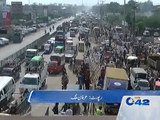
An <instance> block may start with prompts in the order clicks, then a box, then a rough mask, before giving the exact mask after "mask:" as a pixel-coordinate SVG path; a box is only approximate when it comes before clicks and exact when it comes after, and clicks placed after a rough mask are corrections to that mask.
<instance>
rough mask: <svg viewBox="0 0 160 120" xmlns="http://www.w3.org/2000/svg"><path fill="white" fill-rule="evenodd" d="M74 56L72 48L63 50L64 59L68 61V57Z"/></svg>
mask: <svg viewBox="0 0 160 120" xmlns="http://www.w3.org/2000/svg"><path fill="white" fill-rule="evenodd" d="M74 57H75V51H74V50H66V51H65V61H66V62H69V61H70V59H72V58H74Z"/></svg>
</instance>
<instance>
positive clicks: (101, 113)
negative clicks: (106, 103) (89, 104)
mask: <svg viewBox="0 0 160 120" xmlns="http://www.w3.org/2000/svg"><path fill="white" fill-rule="evenodd" d="M96 115H99V116H102V115H104V113H103V110H102V106H99V108H97V109H96Z"/></svg>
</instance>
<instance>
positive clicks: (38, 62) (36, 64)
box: [25, 56, 45, 73]
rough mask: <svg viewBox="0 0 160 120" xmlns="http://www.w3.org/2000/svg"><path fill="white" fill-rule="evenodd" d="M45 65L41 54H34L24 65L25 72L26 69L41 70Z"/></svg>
mask: <svg viewBox="0 0 160 120" xmlns="http://www.w3.org/2000/svg"><path fill="white" fill-rule="evenodd" d="M44 66H45V61H44V58H43V56H34V57H33V58H32V59H31V61H30V64H29V65H28V66H27V67H26V71H25V72H26V73H27V72H28V71H32V72H33V71H35V72H36V71H38V70H42V69H43V68H44Z"/></svg>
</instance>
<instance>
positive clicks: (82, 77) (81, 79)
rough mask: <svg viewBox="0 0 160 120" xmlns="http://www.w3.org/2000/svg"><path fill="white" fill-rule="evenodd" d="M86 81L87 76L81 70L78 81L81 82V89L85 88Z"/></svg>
mask: <svg viewBox="0 0 160 120" xmlns="http://www.w3.org/2000/svg"><path fill="white" fill-rule="evenodd" d="M84 81H85V76H84V74H83V73H82V71H80V73H79V75H78V83H79V89H80V90H81V89H84Z"/></svg>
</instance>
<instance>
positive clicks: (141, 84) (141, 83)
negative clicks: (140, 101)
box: [135, 79, 150, 90]
mask: <svg viewBox="0 0 160 120" xmlns="http://www.w3.org/2000/svg"><path fill="white" fill-rule="evenodd" d="M135 90H150V84H149V81H148V80H146V79H140V80H137V83H136V86H135Z"/></svg>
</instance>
